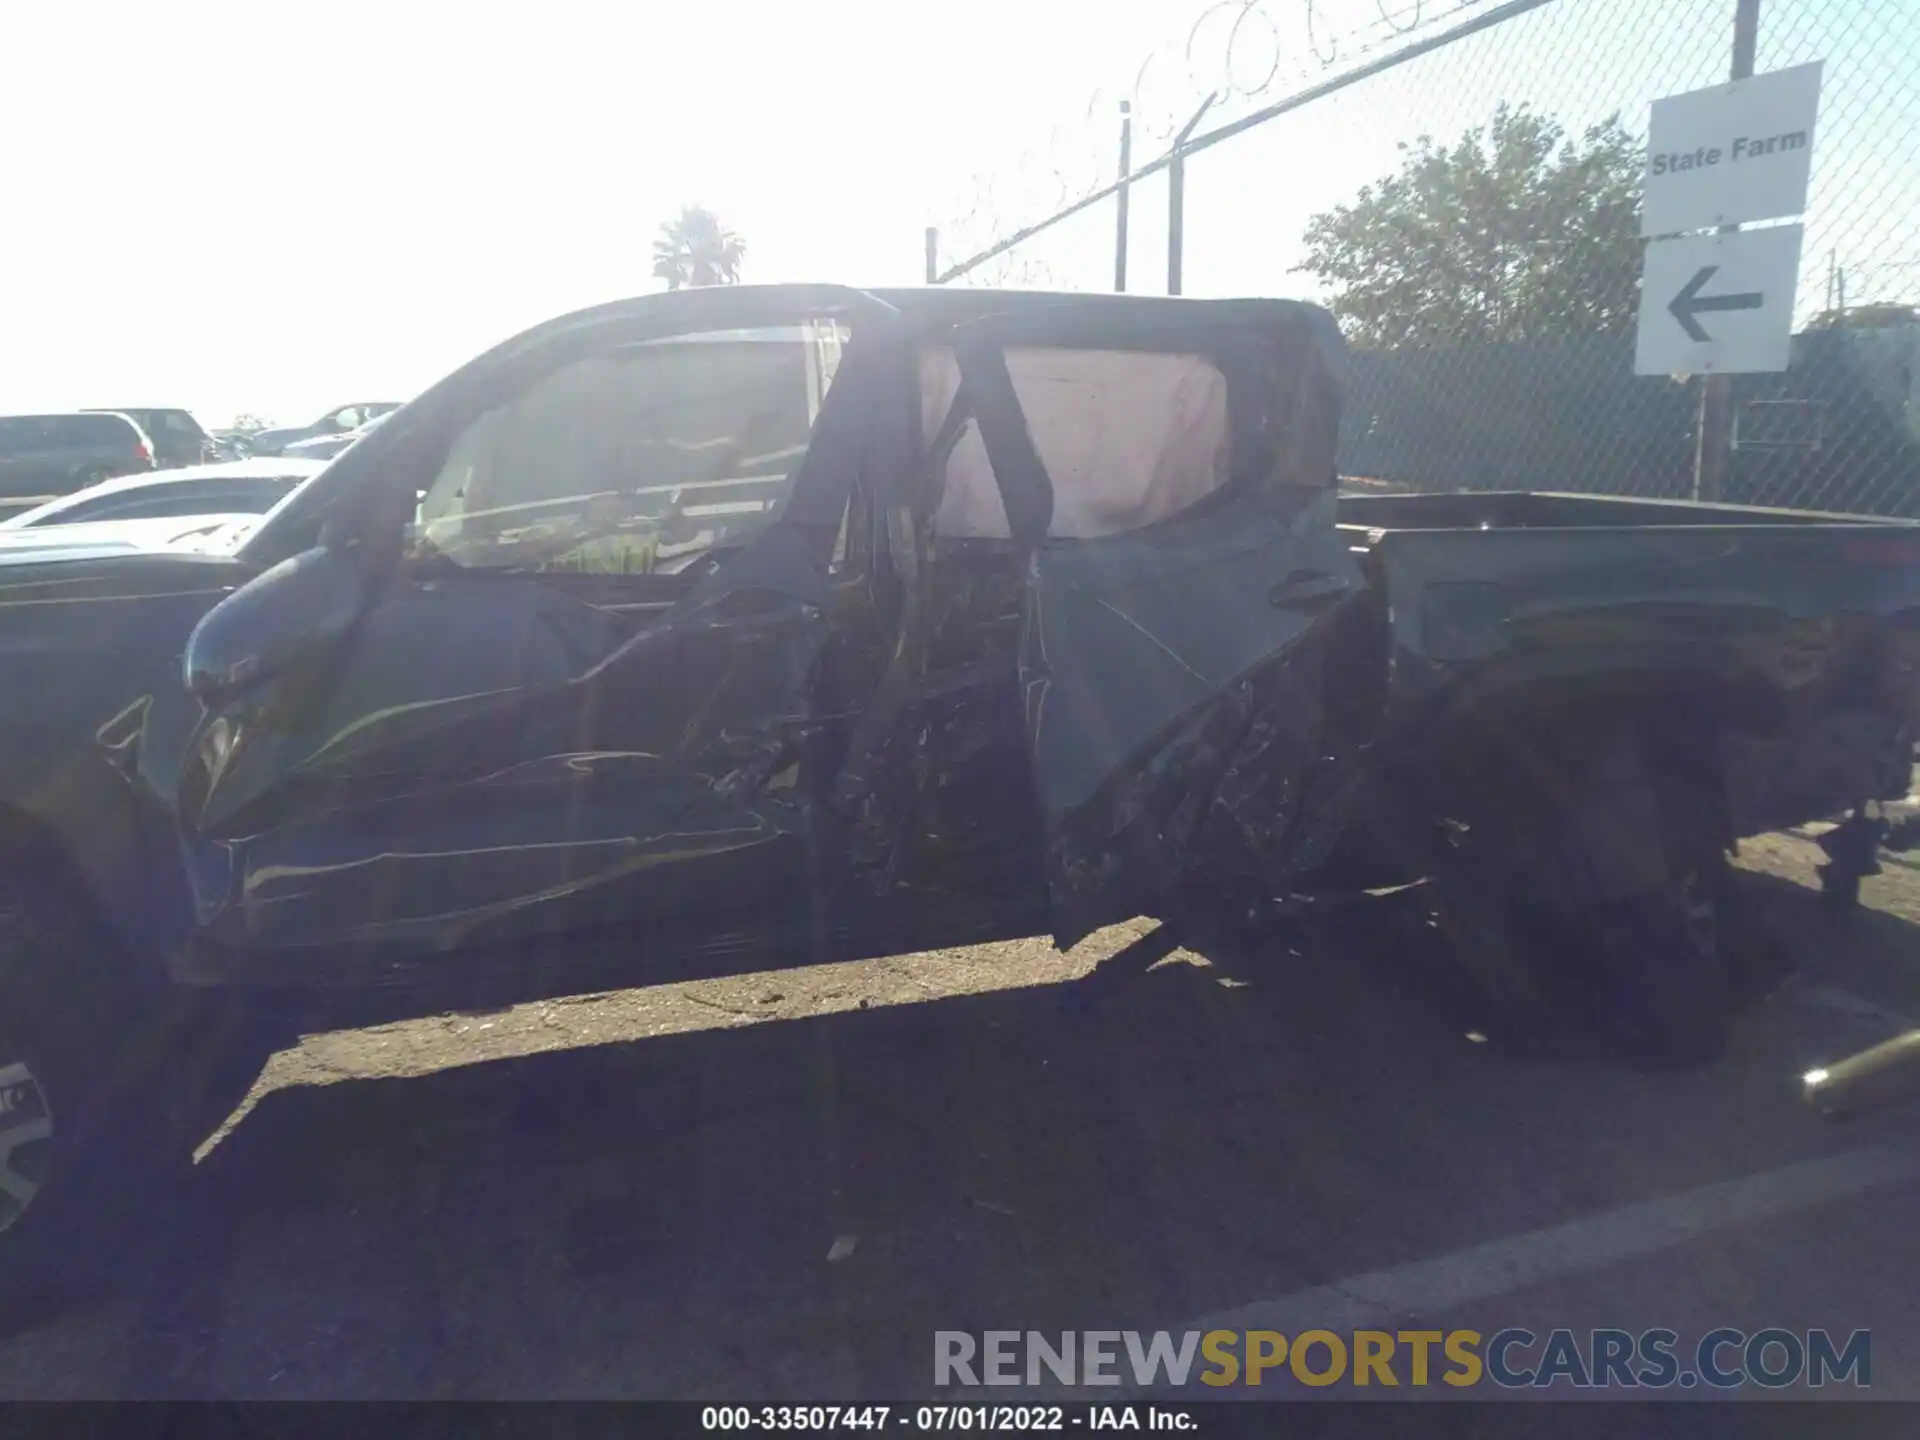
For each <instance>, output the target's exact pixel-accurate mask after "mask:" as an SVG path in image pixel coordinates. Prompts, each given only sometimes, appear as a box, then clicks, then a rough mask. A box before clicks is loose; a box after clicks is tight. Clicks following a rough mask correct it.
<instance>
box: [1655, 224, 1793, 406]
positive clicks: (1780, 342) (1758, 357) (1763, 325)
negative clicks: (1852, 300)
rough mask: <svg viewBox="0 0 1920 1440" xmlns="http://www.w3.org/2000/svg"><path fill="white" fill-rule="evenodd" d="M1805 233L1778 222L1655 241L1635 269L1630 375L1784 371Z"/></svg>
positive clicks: (1788, 350) (1788, 349)
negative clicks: (1635, 325) (1636, 325)
mask: <svg viewBox="0 0 1920 1440" xmlns="http://www.w3.org/2000/svg"><path fill="white" fill-rule="evenodd" d="M1803 233H1804V231H1803V228H1802V227H1801V226H1799V225H1776V226H1772V227H1770V228H1769V229H1765V230H1738V231H1730V232H1728V233H1726V234H1724V235H1682V236H1678V237H1676V238H1674V239H1672V240H1655V241H1652V242H1651V243H1650V244H1649V245H1648V246H1647V259H1646V265H1645V266H1644V267H1643V268H1642V270H1641V272H1640V333H1639V337H1638V344H1637V345H1636V346H1635V349H1634V357H1633V372H1634V374H1636V375H1742V374H1753V373H1757V372H1760V371H1766V370H1784V369H1786V368H1787V361H1788V358H1789V354H1790V351H1791V347H1792V340H1793V293H1794V286H1795V284H1796V283H1797V281H1798V280H1799V276H1800V241H1801V237H1802V235H1803Z"/></svg>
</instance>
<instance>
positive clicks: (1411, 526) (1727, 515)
mask: <svg viewBox="0 0 1920 1440" xmlns="http://www.w3.org/2000/svg"><path fill="white" fill-rule="evenodd" d="M1339 518H1340V524H1341V526H1342V527H1344V528H1348V529H1351V530H1355V531H1364V530H1570V529H1596V528H1597V529H1612V528H1615V527H1618V526H1623V525H1626V526H1634V527H1649V526H1673V525H1686V526H1700V525H1793V526H1801V525H1872V526H1880V527H1885V526H1894V527H1905V528H1906V529H1908V530H1917V529H1920V522H1915V521H1912V520H1889V519H1884V518H1882V517H1879V516H1870V515H1842V514H1835V513H1831V512H1828V511H1822V510H1776V509H1768V508H1764V507H1762V506H1759V505H1714V504H1706V503H1702V502H1699V501H1692V500H1648V499H1640V498H1636V497H1630V496H1613V495H1574V494H1567V493H1560V492H1554V491H1545V490H1492V491H1486V492H1472V491H1468V492H1460V493H1453V494H1434V495H1342V496H1341V497H1340V499H1339Z"/></svg>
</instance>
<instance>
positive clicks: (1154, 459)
mask: <svg viewBox="0 0 1920 1440" xmlns="http://www.w3.org/2000/svg"><path fill="white" fill-rule="evenodd" d="M1006 356H1007V373H1008V376H1009V378H1010V379H1012V381H1013V388H1014V393H1015V394H1016V395H1017V396H1018V397H1019V400H1020V408H1021V409H1022V410H1023V411H1024V412H1025V414H1026V419H1027V426H1028V429H1029V432H1030V433H1031V434H1032V436H1033V443H1034V447H1035V449H1037V450H1038V451H1039V454H1040V462H1041V464H1043V465H1044V466H1045V467H1046V470H1047V475H1048V478H1049V479H1050V480H1051V481H1052V482H1053V521H1052V524H1051V525H1050V526H1049V527H1048V530H1047V533H1048V534H1049V535H1051V536H1054V537H1056V538H1060V539H1070V540H1091V539H1097V538H1099V537H1100V536H1103V535H1118V534H1122V533H1124V532H1126V531H1129V530H1138V529H1141V528H1143V527H1145V526H1148V525H1154V524H1158V523H1159V522H1160V521H1162V520H1166V519H1169V518H1170V517H1172V516H1174V515H1177V514H1179V513H1180V512H1181V511H1183V510H1186V509H1187V508H1189V507H1190V506H1192V505H1194V504H1196V503H1198V502H1199V501H1200V500H1202V499H1204V498H1206V497H1207V496H1208V495H1211V494H1212V493H1213V492H1214V491H1216V490H1218V489H1219V488H1220V487H1221V486H1222V485H1224V484H1226V482H1227V478H1228V476H1229V474H1230V473H1231V459H1232V446H1231V434H1230V430H1229V427H1228V419H1227V380H1226V376H1225V375H1224V374H1222V373H1221V371H1220V368H1219V367H1218V366H1217V365H1216V364H1214V362H1213V361H1212V360H1210V359H1208V358H1207V357H1205V356H1201V355H1179V354H1160V353H1155V352H1151V351H1141V350H1065V349H1010V350H1008V351H1007V352H1006ZM959 386H960V370H959V366H958V364H957V362H956V361H955V360H954V358H953V352H952V351H950V350H931V351H928V352H926V353H925V354H924V355H923V356H922V358H921V366H920V400H921V424H922V430H923V435H924V440H925V443H927V444H928V445H932V444H933V443H935V441H936V440H937V439H938V438H939V436H940V430H941V428H942V426H943V425H944V424H945V423H946V420H947V416H948V413H949V411H950V409H951V407H952V404H953V399H954V396H955V395H956V394H957V393H958V391H959ZM943 482H944V483H943V484H942V486H941V489H940V492H939V493H940V503H939V509H938V511H937V512H936V514H935V518H934V529H935V531H936V533H938V534H940V535H944V536H949V537H952V538H956V539H996V540H1004V539H1007V538H1009V534H1010V532H1009V527H1008V525H1007V516H1006V510H1005V507H1004V506H1003V505H1002V504H1001V499H1000V489H999V486H998V485H997V483H996V482H995V480H994V476H993V467H992V466H991V465H990V464H989V463H988V460H987V453H986V449H985V447H984V446H983V445H982V444H981V441H980V434H979V430H978V427H977V426H976V425H975V424H974V423H973V422H972V421H968V422H967V425H966V426H965V428H964V429H963V430H962V432H961V434H960V435H959V437H958V439H957V441H956V442H955V443H954V445H953V449H952V451H951V453H950V454H949V456H948V457H947V461H946V464H945V466H944V475H943Z"/></svg>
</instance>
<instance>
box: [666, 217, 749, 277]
mask: <svg viewBox="0 0 1920 1440" xmlns="http://www.w3.org/2000/svg"><path fill="white" fill-rule="evenodd" d="M746 256H747V242H746V241H744V240H742V239H741V238H740V237H739V236H738V235H736V234H734V233H733V232H732V231H731V230H728V229H726V228H725V227H723V226H722V225H721V224H720V217H719V216H717V215H715V214H714V213H713V212H712V211H711V210H708V209H705V208H703V207H701V206H699V205H689V206H687V208H686V209H684V210H682V211H681V212H680V213H679V215H678V216H676V217H675V218H674V219H672V220H669V221H667V223H666V224H664V225H662V226H661V227H660V234H659V236H658V237H657V238H656V239H655V240H654V242H653V273H654V276H655V277H656V278H657V279H661V280H664V281H666V282H667V288H668V289H669V290H678V289H680V287H681V286H683V285H736V284H738V283H739V281H740V262H741V261H742V260H744V259H746Z"/></svg>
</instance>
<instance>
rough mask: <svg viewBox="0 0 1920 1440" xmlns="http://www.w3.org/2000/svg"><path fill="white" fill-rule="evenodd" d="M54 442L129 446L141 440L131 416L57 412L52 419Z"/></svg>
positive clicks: (88, 446)
mask: <svg viewBox="0 0 1920 1440" xmlns="http://www.w3.org/2000/svg"><path fill="white" fill-rule="evenodd" d="M50 425H51V432H52V436H51V438H52V440H53V443H54V444H55V445H57V446H59V447H60V448H61V449H65V450H126V451H131V450H132V449H133V448H134V447H135V446H136V445H138V444H139V443H140V432H139V430H137V429H136V428H135V427H134V424H133V422H132V421H131V420H127V419H123V418H122V417H121V416H118V415H55V416H53V417H51V421H50Z"/></svg>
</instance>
